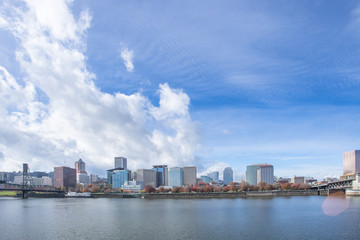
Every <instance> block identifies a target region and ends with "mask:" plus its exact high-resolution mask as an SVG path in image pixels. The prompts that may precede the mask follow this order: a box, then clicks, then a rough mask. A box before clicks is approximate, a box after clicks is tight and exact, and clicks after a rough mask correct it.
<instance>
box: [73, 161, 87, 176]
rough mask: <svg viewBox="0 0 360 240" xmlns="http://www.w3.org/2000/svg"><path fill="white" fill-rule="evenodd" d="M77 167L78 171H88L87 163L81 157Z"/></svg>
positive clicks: (76, 164)
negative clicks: (86, 168)
mask: <svg viewBox="0 0 360 240" xmlns="http://www.w3.org/2000/svg"><path fill="white" fill-rule="evenodd" d="M75 169H76V172H77V173H79V172H86V170H85V163H84V161H83V160H81V158H80V159H79V161H77V162H75Z"/></svg>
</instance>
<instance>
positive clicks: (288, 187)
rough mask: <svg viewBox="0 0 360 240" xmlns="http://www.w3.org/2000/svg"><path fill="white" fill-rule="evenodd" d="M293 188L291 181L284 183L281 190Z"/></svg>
mask: <svg viewBox="0 0 360 240" xmlns="http://www.w3.org/2000/svg"><path fill="white" fill-rule="evenodd" d="M289 189H291V183H284V184H282V185H281V190H289Z"/></svg>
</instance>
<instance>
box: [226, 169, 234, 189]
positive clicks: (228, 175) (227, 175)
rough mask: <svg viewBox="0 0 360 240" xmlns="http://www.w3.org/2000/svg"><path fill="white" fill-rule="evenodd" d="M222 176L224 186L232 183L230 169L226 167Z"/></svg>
mask: <svg viewBox="0 0 360 240" xmlns="http://www.w3.org/2000/svg"><path fill="white" fill-rule="evenodd" d="M223 176H224V184H226V185H229V184H230V183H231V182H233V181H234V177H233V170H232V169H231V167H226V168H225V169H224V172H223Z"/></svg>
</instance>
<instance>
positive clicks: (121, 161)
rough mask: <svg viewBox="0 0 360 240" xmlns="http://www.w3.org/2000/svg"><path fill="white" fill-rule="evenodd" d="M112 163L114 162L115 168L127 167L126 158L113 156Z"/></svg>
mask: <svg viewBox="0 0 360 240" xmlns="http://www.w3.org/2000/svg"><path fill="white" fill-rule="evenodd" d="M114 163H115V168H123V169H127V158H124V157H115V158H114Z"/></svg>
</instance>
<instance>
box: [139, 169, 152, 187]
mask: <svg viewBox="0 0 360 240" xmlns="http://www.w3.org/2000/svg"><path fill="white" fill-rule="evenodd" d="M136 184H140V185H142V187H143V188H144V187H145V186H147V185H151V186H153V187H155V186H156V171H155V170H153V169H138V170H137V171H136Z"/></svg>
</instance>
